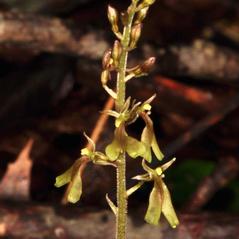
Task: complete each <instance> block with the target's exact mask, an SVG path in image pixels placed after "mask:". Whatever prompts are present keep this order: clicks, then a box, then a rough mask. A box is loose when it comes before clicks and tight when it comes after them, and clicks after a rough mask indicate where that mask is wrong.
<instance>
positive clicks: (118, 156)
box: [55, 0, 179, 239]
mask: <svg viewBox="0 0 239 239" xmlns="http://www.w3.org/2000/svg"><path fill="white" fill-rule="evenodd" d="M154 2H155V0H131V4H130V6H129V7H128V9H127V11H126V12H123V13H121V23H122V26H123V33H121V32H120V28H121V26H120V25H119V19H120V17H119V16H118V12H117V10H116V9H114V8H113V7H112V6H109V7H108V19H109V22H110V23H111V28H112V31H113V33H114V34H115V36H116V37H117V40H115V42H114V45H113V49H109V50H108V51H106V52H105V54H104V56H103V59H102V68H103V70H102V73H101V83H102V87H103V88H104V89H105V91H106V92H107V93H108V94H109V95H110V96H111V97H112V98H113V99H114V101H115V110H106V111H104V112H103V113H105V114H108V115H110V116H113V117H115V131H114V138H113V140H112V142H111V143H110V144H108V145H107V146H106V148H105V152H100V151H97V149H96V145H95V143H94V141H93V140H92V139H91V138H89V137H88V136H87V135H86V134H85V137H86V139H87V141H88V147H86V148H83V149H82V150H81V157H80V158H79V159H78V160H76V162H75V163H74V164H73V166H72V167H71V168H70V169H69V170H67V171H66V172H65V173H63V174H62V175H60V176H58V177H57V178H56V183H55V185H56V186H57V187H61V186H63V185H65V184H68V183H69V187H68V189H69V190H68V191H67V195H66V198H67V199H68V201H70V202H72V203H76V202H77V201H79V200H80V197H81V194H82V174H83V170H84V168H85V166H86V163H85V162H87V163H89V162H92V163H94V164H98V165H102V166H105V165H108V166H113V167H114V168H116V176H117V197H116V198H117V201H116V205H115V204H114V202H112V201H111V200H110V198H109V197H108V195H106V201H107V202H108V204H109V206H110V208H111V209H112V211H113V213H114V214H115V216H116V237H115V238H116V239H126V227H127V202H128V197H129V196H130V195H131V194H132V193H134V192H135V191H136V190H138V189H139V188H140V187H141V186H142V185H143V184H144V183H146V182H149V181H153V182H154V187H153V189H152V191H151V194H150V196H149V205H148V209H147V211H146V215H145V221H146V222H148V223H149V224H153V225H158V224H159V220H160V216H161V214H163V215H164V216H165V218H166V219H167V220H168V222H169V224H170V225H171V226H172V227H173V228H175V227H176V226H177V225H178V223H179V221H178V218H177V215H176V213H175V211H174V208H173V205H172V202H171V196H170V193H169V190H168V188H167V186H166V184H165V182H164V179H163V178H164V176H165V175H164V171H165V170H166V169H167V168H168V167H169V166H170V165H171V164H172V163H173V162H174V161H175V159H173V160H171V161H169V162H167V163H165V164H163V165H162V166H159V167H157V168H156V169H153V168H151V167H150V165H149V164H150V163H151V161H152V159H153V156H154V158H156V159H157V160H159V161H161V160H162V159H163V157H164V155H163V153H162V152H161V150H160V148H159V146H158V143H157V140H156V136H155V132H154V126H153V121H152V120H151V118H150V116H149V115H150V110H151V102H152V101H153V100H154V98H155V97H156V95H153V96H152V97H150V98H149V99H148V100H146V101H144V102H143V103H142V102H137V101H136V100H132V99H131V97H128V98H126V84H127V83H128V81H129V80H131V79H133V78H137V77H140V76H143V75H147V74H148V73H149V71H150V70H151V69H152V67H153V65H154V63H155V57H150V58H148V59H147V60H145V61H144V62H143V63H141V64H138V65H136V66H134V67H132V68H127V59H128V53H129V52H130V51H131V50H133V49H135V48H136V46H137V43H138V40H139V38H140V35H141V31H142V21H143V19H144V18H145V17H146V14H147V12H148V9H149V7H150V6H151V5H152V4H153V3H154ZM112 71H115V72H116V73H117V82H116V90H115V89H114V88H112V89H111V88H110V87H109V86H108V82H109V81H110V80H111V78H112V77H111V72H112ZM139 117H140V118H142V120H143V121H144V122H145V128H144V129H143V131H142V134H141V139H140V140H138V139H136V138H134V137H131V136H129V135H128V133H127V126H128V125H130V124H132V123H134V122H135V121H136V120H137V119H138V118H139ZM152 153H153V154H152ZM127 155H128V156H129V158H132V159H135V158H138V157H141V158H142V168H143V169H144V170H145V171H146V173H145V174H143V175H136V176H135V177H134V178H133V179H134V180H137V181H138V183H137V184H136V185H134V186H133V187H132V188H130V189H128V190H127V188H126V156H127ZM146 162H147V163H146Z"/></svg>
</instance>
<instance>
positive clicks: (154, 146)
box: [151, 134, 164, 160]
mask: <svg viewBox="0 0 239 239" xmlns="http://www.w3.org/2000/svg"><path fill="white" fill-rule="evenodd" d="M151 146H152V149H153V152H154V154H155V156H156V158H157V159H158V160H162V159H163V157H164V155H163V153H162V152H161V150H160V149H159V146H158V143H157V140H156V137H155V135H154V134H153V138H152V143H151Z"/></svg>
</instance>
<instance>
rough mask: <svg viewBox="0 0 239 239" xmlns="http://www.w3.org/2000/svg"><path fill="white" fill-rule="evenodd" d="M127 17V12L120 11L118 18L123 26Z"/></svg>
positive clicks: (126, 21)
mask: <svg viewBox="0 0 239 239" xmlns="http://www.w3.org/2000/svg"><path fill="white" fill-rule="evenodd" d="M128 17H129V15H128V12H126V11H125V12H121V14H120V19H121V22H122V24H123V25H124V26H126V25H127V23H128Z"/></svg>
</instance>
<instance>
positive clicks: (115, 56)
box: [112, 40, 122, 66]
mask: <svg viewBox="0 0 239 239" xmlns="http://www.w3.org/2000/svg"><path fill="white" fill-rule="evenodd" d="M121 53H122V46H121V44H120V42H119V41H118V40H116V41H115V42H114V47H113V51H112V58H113V62H114V65H115V66H117V64H118V62H119V58H120V55H121Z"/></svg>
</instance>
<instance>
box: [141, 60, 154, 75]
mask: <svg viewBox="0 0 239 239" xmlns="http://www.w3.org/2000/svg"><path fill="white" fill-rule="evenodd" d="M155 60H156V58H155V57H150V58H149V59H147V60H146V61H145V62H144V63H143V64H142V65H141V69H142V71H143V72H144V73H148V72H149V71H150V70H151V69H152V68H153V66H154V63H155Z"/></svg>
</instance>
